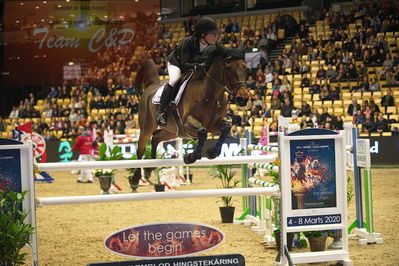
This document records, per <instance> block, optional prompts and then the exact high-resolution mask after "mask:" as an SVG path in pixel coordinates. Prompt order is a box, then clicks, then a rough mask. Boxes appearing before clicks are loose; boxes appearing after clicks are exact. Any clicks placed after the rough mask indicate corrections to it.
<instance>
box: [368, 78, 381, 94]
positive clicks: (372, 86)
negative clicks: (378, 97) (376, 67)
mask: <svg viewBox="0 0 399 266" xmlns="http://www.w3.org/2000/svg"><path fill="white" fill-rule="evenodd" d="M369 89H370V91H372V92H375V91H380V85H379V84H378V81H377V80H376V79H375V78H371V79H370V87H369Z"/></svg>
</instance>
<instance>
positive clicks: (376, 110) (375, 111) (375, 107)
mask: <svg viewBox="0 0 399 266" xmlns="http://www.w3.org/2000/svg"><path fill="white" fill-rule="evenodd" d="M369 106H370V109H371V111H372V113H373V114H376V115H378V113H379V112H380V107H379V106H378V105H377V104H376V103H375V101H374V99H371V100H370V104H369Z"/></svg>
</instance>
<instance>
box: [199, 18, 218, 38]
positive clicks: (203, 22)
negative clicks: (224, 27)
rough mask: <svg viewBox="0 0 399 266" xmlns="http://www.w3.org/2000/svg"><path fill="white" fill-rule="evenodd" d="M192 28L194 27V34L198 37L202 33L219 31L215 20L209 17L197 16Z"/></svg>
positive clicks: (216, 32)
mask: <svg viewBox="0 0 399 266" xmlns="http://www.w3.org/2000/svg"><path fill="white" fill-rule="evenodd" d="M194 28H195V34H196V35H197V36H199V37H200V36H201V35H202V34H203V33H211V34H218V33H219V32H220V31H219V28H218V26H217V25H216V23H215V21H214V20H213V19H212V18H210V17H202V18H199V19H198V20H197V22H196V23H195V26H194Z"/></svg>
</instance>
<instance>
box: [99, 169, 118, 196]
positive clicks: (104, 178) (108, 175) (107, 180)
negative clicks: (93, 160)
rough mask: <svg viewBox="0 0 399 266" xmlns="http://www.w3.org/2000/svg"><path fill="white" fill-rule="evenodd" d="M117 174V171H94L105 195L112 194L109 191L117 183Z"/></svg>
mask: <svg viewBox="0 0 399 266" xmlns="http://www.w3.org/2000/svg"><path fill="white" fill-rule="evenodd" d="M115 174H116V170H115V169H96V170H94V176H95V177H97V178H98V180H99V182H100V188H101V190H102V191H103V192H102V193H103V194H110V192H109V190H110V189H111V185H112V184H114V183H115Z"/></svg>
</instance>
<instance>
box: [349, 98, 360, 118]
mask: <svg viewBox="0 0 399 266" xmlns="http://www.w3.org/2000/svg"><path fill="white" fill-rule="evenodd" d="M358 110H360V111H362V109H361V108H360V104H358V103H357V99H356V98H352V103H351V104H349V106H348V110H347V114H348V115H355V114H357V111H358Z"/></svg>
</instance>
